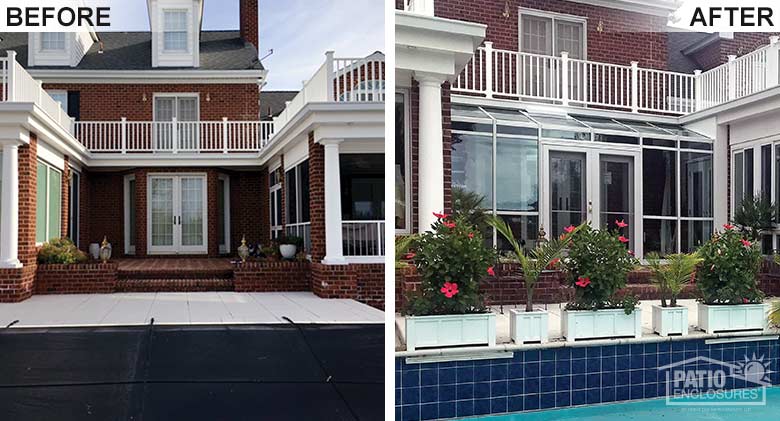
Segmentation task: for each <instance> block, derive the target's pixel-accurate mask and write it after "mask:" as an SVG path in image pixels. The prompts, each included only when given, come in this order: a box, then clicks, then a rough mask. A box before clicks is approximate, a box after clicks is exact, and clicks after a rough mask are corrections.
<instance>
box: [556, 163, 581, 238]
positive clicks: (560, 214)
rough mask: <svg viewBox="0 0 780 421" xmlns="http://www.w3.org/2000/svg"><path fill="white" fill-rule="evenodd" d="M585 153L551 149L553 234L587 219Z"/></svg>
mask: <svg viewBox="0 0 780 421" xmlns="http://www.w3.org/2000/svg"><path fill="white" fill-rule="evenodd" d="M586 174H587V166H586V156H585V154H584V153H573V152H550V192H551V193H550V205H551V206H550V209H551V217H552V221H551V225H552V226H551V227H550V228H551V230H552V231H551V233H552V235H558V234H560V233H562V232H563V228H564V227H567V226H569V225H579V224H580V223H582V221H584V220H585V218H586V215H585V211H586V209H587V204H586V202H587V188H586Z"/></svg>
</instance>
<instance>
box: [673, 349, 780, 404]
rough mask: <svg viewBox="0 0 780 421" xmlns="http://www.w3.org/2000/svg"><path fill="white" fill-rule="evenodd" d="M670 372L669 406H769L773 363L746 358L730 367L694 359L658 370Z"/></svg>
mask: <svg viewBox="0 0 780 421" xmlns="http://www.w3.org/2000/svg"><path fill="white" fill-rule="evenodd" d="M658 370H659V371H665V372H666V404H667V405H672V406H755V405H766V388H767V386H770V385H771V381H770V379H769V373H770V360H769V358H764V356H763V355H761V356H756V354H753V355H752V356H747V355H745V358H744V360H743V361H737V362H736V363H728V362H723V361H719V360H716V359H712V358H708V357H694V358H689V359H687V360H684V361H679V362H676V363H673V364H669V365H665V366H662V367H658Z"/></svg>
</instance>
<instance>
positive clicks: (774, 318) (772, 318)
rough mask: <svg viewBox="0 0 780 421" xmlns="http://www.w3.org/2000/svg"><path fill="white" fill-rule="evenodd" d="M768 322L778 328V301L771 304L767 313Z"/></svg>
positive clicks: (779, 310)
mask: <svg viewBox="0 0 780 421" xmlns="http://www.w3.org/2000/svg"><path fill="white" fill-rule="evenodd" d="M769 322H770V323H772V325H773V326H777V327H780V301H775V302H774V303H772V310H771V311H770V312H769Z"/></svg>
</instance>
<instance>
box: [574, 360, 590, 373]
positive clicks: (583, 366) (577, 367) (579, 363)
mask: <svg viewBox="0 0 780 421" xmlns="http://www.w3.org/2000/svg"><path fill="white" fill-rule="evenodd" d="M587 367H588V366H587V360H584V359H579V358H578V359H574V360H571V372H572V374H581V373H585V372H586V371H587Z"/></svg>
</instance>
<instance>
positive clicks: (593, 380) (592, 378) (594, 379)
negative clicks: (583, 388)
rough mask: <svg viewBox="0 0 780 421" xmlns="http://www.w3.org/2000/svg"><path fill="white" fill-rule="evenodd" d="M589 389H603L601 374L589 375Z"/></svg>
mask: <svg viewBox="0 0 780 421" xmlns="http://www.w3.org/2000/svg"><path fill="white" fill-rule="evenodd" d="M587 378H588V389H590V388H592V387H601V374H599V373H593V374H588V376H587Z"/></svg>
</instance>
